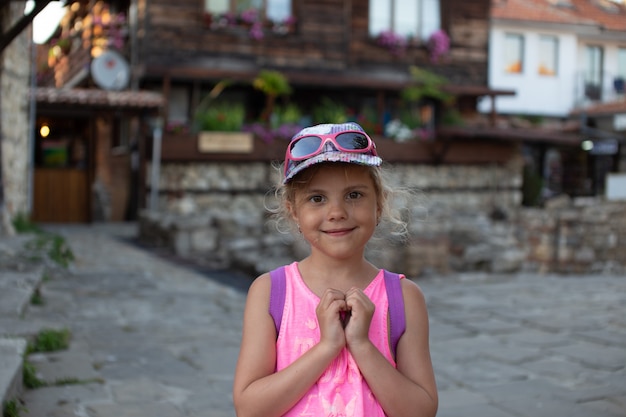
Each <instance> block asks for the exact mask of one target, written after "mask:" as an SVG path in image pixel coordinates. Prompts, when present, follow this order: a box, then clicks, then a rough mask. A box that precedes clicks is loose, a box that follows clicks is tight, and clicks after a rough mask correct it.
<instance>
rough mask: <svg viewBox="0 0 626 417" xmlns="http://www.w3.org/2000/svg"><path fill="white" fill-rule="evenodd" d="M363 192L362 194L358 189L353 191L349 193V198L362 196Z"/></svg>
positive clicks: (353, 198)
mask: <svg viewBox="0 0 626 417" xmlns="http://www.w3.org/2000/svg"><path fill="white" fill-rule="evenodd" d="M362 195H363V194H361V193H360V192H358V191H351V192H349V193H348V199H349V200H355V199H357V198H360V197H361V196H362Z"/></svg>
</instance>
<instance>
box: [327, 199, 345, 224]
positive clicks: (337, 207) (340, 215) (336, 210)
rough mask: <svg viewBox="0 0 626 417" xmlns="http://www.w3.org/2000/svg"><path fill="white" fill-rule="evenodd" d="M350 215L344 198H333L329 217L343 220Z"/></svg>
mask: <svg viewBox="0 0 626 417" xmlns="http://www.w3.org/2000/svg"><path fill="white" fill-rule="evenodd" d="M347 216H348V211H347V207H346V202H345V201H343V200H342V199H338V200H331V202H330V204H329V206H328V219H329V220H341V219H345V218H346V217H347Z"/></svg>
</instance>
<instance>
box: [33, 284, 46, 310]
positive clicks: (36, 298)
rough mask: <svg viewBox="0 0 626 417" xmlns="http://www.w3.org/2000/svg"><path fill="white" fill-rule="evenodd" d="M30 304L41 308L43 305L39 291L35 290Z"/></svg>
mask: <svg viewBox="0 0 626 417" xmlns="http://www.w3.org/2000/svg"><path fill="white" fill-rule="evenodd" d="M30 303H31V304H32V305H35V306H41V305H43V304H44V302H43V297H42V296H41V290H40V289H39V288H36V289H35V291H34V292H33V295H32V296H31V297H30Z"/></svg>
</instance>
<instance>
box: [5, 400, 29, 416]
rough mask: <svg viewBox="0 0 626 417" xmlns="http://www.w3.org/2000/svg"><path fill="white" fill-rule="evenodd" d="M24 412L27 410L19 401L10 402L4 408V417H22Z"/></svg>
mask: <svg viewBox="0 0 626 417" xmlns="http://www.w3.org/2000/svg"><path fill="white" fill-rule="evenodd" d="M22 411H26V408H25V407H24V406H23V405H22V403H21V402H20V401H19V400H9V401H6V402H5V403H4V406H3V407H2V417H20V415H21V413H22Z"/></svg>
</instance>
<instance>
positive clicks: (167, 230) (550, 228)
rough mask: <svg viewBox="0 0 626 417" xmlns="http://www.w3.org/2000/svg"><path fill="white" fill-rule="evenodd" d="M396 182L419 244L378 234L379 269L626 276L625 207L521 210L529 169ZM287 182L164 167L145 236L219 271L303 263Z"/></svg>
mask: <svg viewBox="0 0 626 417" xmlns="http://www.w3.org/2000/svg"><path fill="white" fill-rule="evenodd" d="M388 174H389V175H390V178H391V179H392V181H391V182H392V184H393V185H394V186H395V187H398V188H410V189H411V190H412V191H413V194H412V199H411V200H410V203H409V204H406V203H402V205H401V207H402V208H404V212H405V213H406V214H407V216H409V218H411V219H412V221H411V223H410V234H409V236H408V239H394V238H393V237H391V238H390V237H389V236H390V234H389V233H388V227H387V226H386V225H385V224H381V226H379V231H378V233H377V235H375V237H374V239H372V242H371V244H370V246H369V247H368V253H367V256H368V258H369V259H370V260H372V261H373V262H374V263H375V264H377V265H378V266H381V267H385V268H388V269H391V270H396V271H402V272H404V273H406V274H407V275H408V276H411V277H417V276H421V275H426V274H434V273H436V274H445V273H449V272H455V271H484V272H498V273H513V272H520V271H527V272H541V273H552V272H557V273H582V272H598V273H599V272H621V271H625V270H626V252H625V251H624V250H623V247H624V244H625V242H626V216H624V215H623V213H626V202H624V203H617V202H613V203H609V202H604V201H603V200H602V199H587V200H580V199H579V200H574V201H570V200H568V199H559V200H556V201H554V202H552V203H550V204H549V205H548V206H547V207H546V208H545V209H535V208H522V207H520V202H521V194H520V191H519V189H520V185H521V180H522V179H521V167H520V164H519V162H518V161H513V162H511V163H510V164H509V165H507V166H495V165H494V166H482V167H481V166H460V165H457V166H449V165H446V166H425V165H395V166H393V167H391V168H388ZM277 175H278V173H277V171H276V170H275V169H274V168H272V167H271V166H270V165H269V164H267V163H264V162H259V163H249V164H245V165H242V164H234V163H233V164H229V163H211V164H203V163H189V164H171V163H170V164H165V165H164V166H162V167H161V179H160V184H159V188H160V191H161V194H160V200H159V203H160V206H159V210H155V211H152V212H150V211H146V212H144V213H142V215H141V216H140V222H139V223H140V238H141V239H142V240H143V241H144V242H146V243H147V244H153V245H158V246H163V247H167V248H170V249H171V250H172V251H173V252H174V253H176V254H178V255H179V256H182V257H186V258H193V259H194V260H195V261H196V262H198V263H200V264H202V265H205V266H208V267H212V268H238V269H241V270H245V271H248V272H249V273H251V274H258V273H261V272H264V271H267V270H269V269H271V268H273V267H275V266H278V265H281V264H284V263H287V262H290V261H292V260H294V259H299V258H302V257H303V256H305V255H306V253H307V246H306V244H305V243H304V242H303V241H302V240H301V239H300V238H299V235H298V234H297V233H293V232H291V231H289V230H285V229H286V228H285V227H282V228H277V227H276V224H274V223H273V222H272V221H271V219H270V217H269V213H268V211H267V210H266V209H265V208H266V207H272V206H273V205H275V204H276V201H275V198H274V196H273V194H272V192H271V191H269V190H270V188H271V186H272V184H274V181H275V180H276V179H277V178H278V177H277ZM279 229H280V230H279ZM620 247H621V248H622V250H621V251H620Z"/></svg>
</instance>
